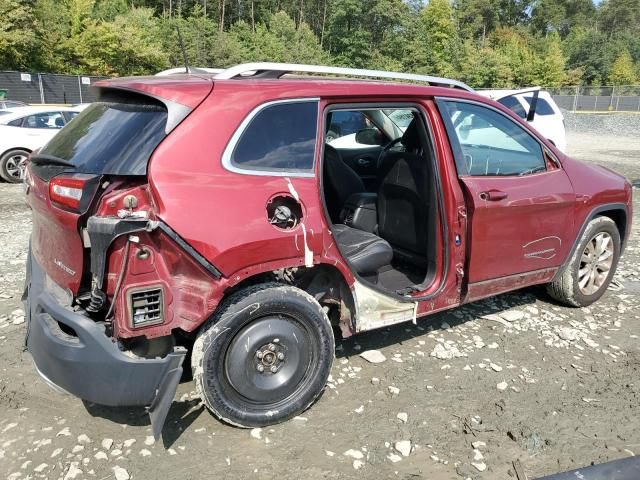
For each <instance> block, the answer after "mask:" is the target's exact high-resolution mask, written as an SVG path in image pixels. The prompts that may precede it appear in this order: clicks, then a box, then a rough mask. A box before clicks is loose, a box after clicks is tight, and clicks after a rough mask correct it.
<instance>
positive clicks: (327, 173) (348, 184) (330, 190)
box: [324, 145, 365, 223]
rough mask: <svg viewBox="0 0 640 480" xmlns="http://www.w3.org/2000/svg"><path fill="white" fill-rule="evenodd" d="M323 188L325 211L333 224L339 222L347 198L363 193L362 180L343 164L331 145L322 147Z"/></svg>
mask: <svg viewBox="0 0 640 480" xmlns="http://www.w3.org/2000/svg"><path fill="white" fill-rule="evenodd" d="M324 188H325V201H326V203H327V210H328V211H329V217H330V218H331V221H332V222H333V223H338V222H339V221H340V211H341V210H342V207H343V206H344V204H345V202H346V201H347V198H349V197H350V196H351V195H352V194H354V193H362V192H364V191H365V187H364V183H363V182H362V179H361V178H360V177H359V176H358V174H357V173H356V172H354V171H353V169H352V168H351V167H349V165H347V164H345V163H344V161H343V160H342V156H341V155H340V152H338V151H337V150H336V149H335V148H333V147H332V146H331V145H325V146H324Z"/></svg>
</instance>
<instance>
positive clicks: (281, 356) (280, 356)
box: [278, 352, 284, 360]
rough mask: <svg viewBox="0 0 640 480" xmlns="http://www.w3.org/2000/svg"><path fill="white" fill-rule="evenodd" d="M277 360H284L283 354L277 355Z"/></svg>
mask: <svg viewBox="0 0 640 480" xmlns="http://www.w3.org/2000/svg"><path fill="white" fill-rule="evenodd" d="M278 360H284V353H282V352H280V353H278Z"/></svg>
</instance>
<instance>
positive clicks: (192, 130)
mask: <svg viewBox="0 0 640 480" xmlns="http://www.w3.org/2000/svg"><path fill="white" fill-rule="evenodd" d="M292 72H298V73H300V72H301V73H307V74H308V73H311V74H315V76H307V77H300V76H299V75H298V76H297V77H291V76H285V74H287V73H292ZM317 74H329V75H333V76H331V77H330V78H327V77H320V78H319V77H318V75H317ZM335 75H339V76H341V78H336V76H335ZM352 75H353V76H357V77H361V78H362V77H375V78H378V79H394V78H396V79H401V80H412V81H414V82H417V83H422V84H423V85H417V84H415V83H414V84H408V83H391V82H388V81H382V82H381V81H366V80H362V79H359V80H357V79H356V80H347V79H345V78H344V77H346V76H352ZM97 85H98V89H99V93H100V98H99V101H97V102H96V103H95V104H93V105H92V106H90V107H89V108H87V109H86V110H84V112H82V113H81V114H80V115H79V116H78V117H77V118H76V119H75V121H74V122H72V123H71V124H69V125H68V126H66V127H65V128H64V129H63V130H62V131H61V132H60V133H59V134H58V135H56V137H55V138H53V140H51V141H50V142H49V143H48V144H47V145H46V146H45V147H44V148H42V150H40V151H39V152H37V153H34V154H33V155H32V156H31V159H30V162H29V165H28V168H27V173H26V179H25V181H26V197H27V201H28V203H29V205H30V206H31V209H32V212H33V233H32V236H31V246H30V255H29V262H28V269H27V280H26V292H25V298H26V311H27V312H28V320H29V321H28V330H27V340H26V342H27V346H28V349H29V351H30V352H31V355H32V356H33V358H34V360H35V365H36V368H37V370H38V372H39V373H40V375H41V376H42V377H43V378H44V379H45V380H46V381H47V382H48V383H49V384H51V385H52V386H54V387H56V388H58V389H60V390H64V391H67V392H70V393H72V394H74V395H76V396H78V397H80V398H83V399H85V400H88V401H91V402H94V403H98V404H104V405H114V406H126V405H145V406H148V407H149V413H150V415H151V420H152V423H153V426H154V433H155V434H156V436H157V435H159V433H160V430H161V428H162V424H163V422H164V419H165V416H166V414H167V411H168V409H169V407H170V404H171V402H172V401H173V397H174V394H175V391H176V387H177V385H178V382H179V380H180V377H181V373H182V368H183V367H182V363H183V360H184V358H185V356H187V355H188V353H189V352H190V358H191V368H192V372H193V378H194V380H195V383H196V387H197V391H198V392H199V394H200V395H201V397H202V400H203V401H204V403H205V404H206V405H207V407H208V408H209V409H210V410H211V411H212V412H213V413H214V414H215V415H216V416H217V417H219V418H220V419H222V420H224V421H225V422H228V423H231V424H233V425H238V426H242V427H259V426H265V425H270V424H274V423H277V422H281V421H284V420H287V419H289V418H291V417H293V416H295V415H297V414H299V413H300V412H302V411H303V410H304V409H306V408H307V407H309V405H311V404H312V403H313V402H314V400H315V399H316V398H318V395H319V394H320V393H321V391H322V389H323V388H324V387H325V383H326V381H327V377H328V375H329V372H330V368H331V364H332V360H333V357H334V330H335V331H341V334H342V336H343V337H347V336H349V335H352V334H355V333H358V332H362V331H366V330H372V329H376V328H380V327H384V326H387V325H392V324H396V323H400V322H406V321H414V322H415V321H416V319H418V318H422V317H426V316H427V315H429V314H431V313H434V312H438V311H442V310H446V309H450V308H453V307H455V306H457V305H461V304H463V303H467V302H471V301H474V300H477V299H480V298H484V297H488V296H491V295H496V294H498V293H501V292H506V291H509V290H515V289H518V288H521V287H525V286H528V285H535V284H547V285H548V291H549V293H550V294H551V296H552V297H554V298H555V299H556V300H559V301H561V302H564V303H566V304H568V305H573V306H584V305H589V304H590V303H592V302H594V301H596V300H597V299H598V298H599V297H600V296H602V294H603V293H604V291H605V290H606V288H607V285H608V284H609V282H610V280H611V277H612V276H613V273H614V271H615V268H616V265H617V263H618V260H619V258H620V255H621V253H622V251H623V250H624V245H625V242H626V239H627V238H628V236H629V232H630V222H631V185H630V184H629V183H628V182H627V181H625V179H624V178H623V177H621V176H620V175H618V174H616V173H613V172H611V171H609V170H607V169H605V168H602V167H598V166H595V165H590V164H583V163H580V162H577V161H575V160H572V159H570V158H569V157H567V156H566V155H564V154H563V153H562V152H560V151H558V150H557V149H556V148H555V147H554V145H553V144H552V143H551V142H549V141H548V140H547V139H546V138H543V137H542V136H541V135H540V134H539V133H538V132H536V131H535V130H534V129H532V127H530V126H529V125H528V124H527V123H526V122H524V121H523V120H522V119H520V118H519V117H518V116H517V115H515V114H514V113H513V112H511V111H510V110H508V109H507V108H505V107H503V106H502V105H500V104H498V103H496V102H494V101H492V100H489V99H487V98H485V97H482V96H480V95H477V94H475V93H474V92H473V90H471V89H470V88H469V87H467V86H466V85H464V84H462V83H460V82H457V81H455V80H449V79H444V78H436V77H425V76H418V75H409V74H394V73H389V72H378V71H368V70H352V69H342V68H331V67H316V66H308V65H282V64H248V65H240V66H236V67H233V68H230V69H228V70H225V71H223V72H221V73H218V74H215V75H212V74H197V73H195V74H191V75H184V76H170V77H143V78H123V79H115V80H110V81H103V82H100V83H98V84H97Z"/></svg>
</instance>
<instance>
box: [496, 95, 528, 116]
mask: <svg viewBox="0 0 640 480" xmlns="http://www.w3.org/2000/svg"><path fill="white" fill-rule="evenodd" d="M498 103H501V104H502V105H504V106H505V107H507V108H508V109H509V110H511V111H512V112H513V113H515V114H516V115H518V116H519V117H520V118H527V112H525V111H524V108H523V107H522V104H521V103H520V102H519V101H518V100H517V99H515V98H513V97H504V98H501V99H500V100H498Z"/></svg>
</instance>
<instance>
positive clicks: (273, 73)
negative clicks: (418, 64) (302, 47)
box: [215, 62, 474, 92]
mask: <svg viewBox="0 0 640 480" xmlns="http://www.w3.org/2000/svg"><path fill="white" fill-rule="evenodd" d="M291 72H300V73H323V74H329V75H347V76H354V77H369V78H388V79H394V80H410V81H414V82H426V83H428V84H430V85H435V86H440V87H452V88H460V89H462V90H466V91H468V92H473V91H474V90H473V88H471V87H470V86H469V85H467V84H465V83H463V82H460V81H458V80H452V79H450V78H443V77H432V76H430V75H418V74H415V73H400V72H386V71H384V70H365V69H360V68H343V67H329V66H325V65H298V64H295V63H269V62H261V63H243V64H241V65H236V66H234V67H230V68H227V69H226V70H223V71H222V72H220V73H218V74H217V75H216V76H215V78H216V79H219V80H230V79H233V78H280V77H282V76H283V75H285V74H287V73H291Z"/></svg>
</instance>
